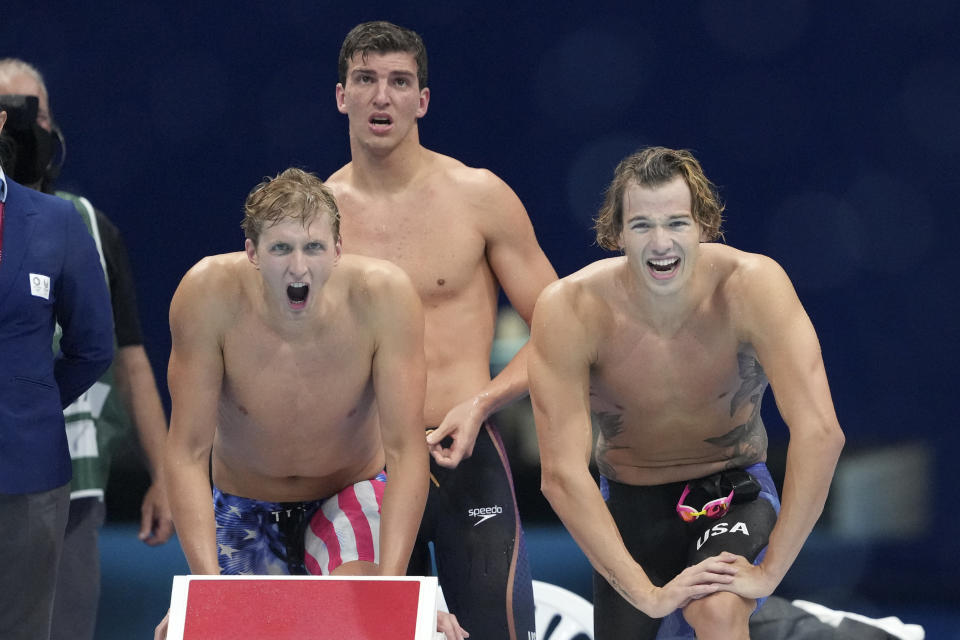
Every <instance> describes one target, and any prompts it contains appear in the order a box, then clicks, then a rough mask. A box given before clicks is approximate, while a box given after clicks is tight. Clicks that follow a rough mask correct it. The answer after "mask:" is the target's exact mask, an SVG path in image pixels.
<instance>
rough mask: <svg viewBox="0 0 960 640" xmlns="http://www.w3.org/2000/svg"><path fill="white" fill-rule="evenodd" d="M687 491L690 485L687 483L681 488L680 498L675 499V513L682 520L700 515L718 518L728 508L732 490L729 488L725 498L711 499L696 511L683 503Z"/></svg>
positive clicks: (694, 518) (692, 518)
mask: <svg viewBox="0 0 960 640" xmlns="http://www.w3.org/2000/svg"><path fill="white" fill-rule="evenodd" d="M689 493H690V485H689V484H687V486H685V487H684V488H683V493H682V494H680V500H678V501H677V514H678V515H679V516H680V518H681V519H682V520H683V521H684V522H693V521H694V520H696V519H697V518H699V517H700V516H707V517H708V518H719V517H721V516H723V514H725V513H726V512H727V511H729V510H730V503H731V502H732V501H733V490H732V489H731V490H730V495H728V496H726V497H725V498H717V499H716V500H711V501H710V502H708V503H707V504H705V505H703V508H702V509H701V510H700V511H697V510H696V509H694V508H693V507H688V506H687V505H685V504H683V501H684V500H685V499H686V498H687V495H688V494H689Z"/></svg>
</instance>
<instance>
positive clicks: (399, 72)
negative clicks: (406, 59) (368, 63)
mask: <svg viewBox="0 0 960 640" xmlns="http://www.w3.org/2000/svg"><path fill="white" fill-rule="evenodd" d="M350 75H351V76H355V75H364V76H376V75H378V74H377V72H376V71H375V70H374V69H373V68H371V67H354V68H353V69H351V71H350ZM387 75H388V76H403V77H405V78H415V77H417V74H415V73H414V72H412V71H409V70H407V69H394V70H391V71H388V72H387Z"/></svg>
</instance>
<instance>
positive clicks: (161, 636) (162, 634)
mask: <svg viewBox="0 0 960 640" xmlns="http://www.w3.org/2000/svg"><path fill="white" fill-rule="evenodd" d="M169 624H170V611H169V610H168V611H167V615H165V616H163V620H161V621H160V624H158V625H157V628H156V629H154V630H153V640H166V638H167V625H169Z"/></svg>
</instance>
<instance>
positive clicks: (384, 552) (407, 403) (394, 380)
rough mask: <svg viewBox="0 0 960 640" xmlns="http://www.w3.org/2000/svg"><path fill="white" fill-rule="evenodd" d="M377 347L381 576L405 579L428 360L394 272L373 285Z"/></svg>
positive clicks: (422, 488)
mask: <svg viewBox="0 0 960 640" xmlns="http://www.w3.org/2000/svg"><path fill="white" fill-rule="evenodd" d="M371 290H372V291H373V292H374V294H375V295H374V296H372V298H373V299H374V300H376V301H377V302H376V307H377V309H376V312H375V313H376V315H375V326H376V327H377V334H378V340H377V348H376V352H375V353H374V357H373V365H372V368H373V371H372V375H373V384H374V392H375V394H376V398H377V406H378V408H379V412H380V430H381V437H382V439H383V448H384V453H385V454H386V468H387V486H386V489H385V491H384V494H383V505H382V508H381V512H380V574H381V575H389V576H402V575H405V574H406V570H407V565H408V564H409V562H410V553H411V551H412V549H413V544H414V542H415V540H416V537H417V530H418V529H419V527H420V519H421V517H422V516H423V509H424V505H425V504H426V501H427V489H428V483H429V468H430V465H429V457H428V453H427V447H426V445H425V443H424V440H423V404H424V396H425V394H426V379H427V374H426V370H427V369H426V361H425V356H424V348H423V309H422V307H421V304H420V298H419V296H418V295H417V292H416V290H415V289H414V287H413V284H412V283H411V282H410V280H409V278H408V277H407V276H406V274H404V273H403V272H401V271H400V270H399V269H396V270H395V272H394V273H392V274H389V277H387V278H385V279H384V280H383V281H381V282H378V283H377V284H375V285H373V286H371Z"/></svg>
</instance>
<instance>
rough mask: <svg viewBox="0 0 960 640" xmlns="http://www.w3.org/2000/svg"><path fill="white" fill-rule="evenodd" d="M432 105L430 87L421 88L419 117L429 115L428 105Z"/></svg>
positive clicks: (418, 108)
mask: <svg viewBox="0 0 960 640" xmlns="http://www.w3.org/2000/svg"><path fill="white" fill-rule="evenodd" d="M429 106H430V88H429V87H424V88H423V89H420V106H419V107H417V118H422V117H423V116H425V115H427V107H429Z"/></svg>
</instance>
